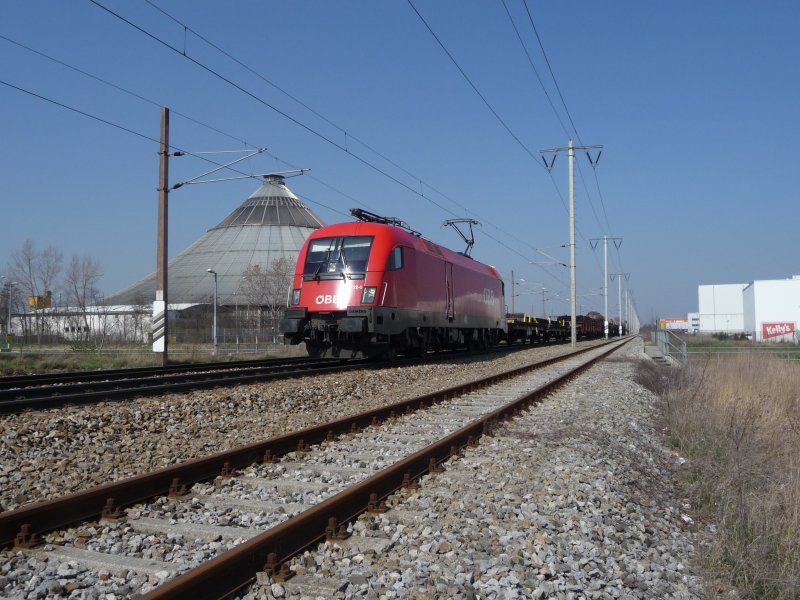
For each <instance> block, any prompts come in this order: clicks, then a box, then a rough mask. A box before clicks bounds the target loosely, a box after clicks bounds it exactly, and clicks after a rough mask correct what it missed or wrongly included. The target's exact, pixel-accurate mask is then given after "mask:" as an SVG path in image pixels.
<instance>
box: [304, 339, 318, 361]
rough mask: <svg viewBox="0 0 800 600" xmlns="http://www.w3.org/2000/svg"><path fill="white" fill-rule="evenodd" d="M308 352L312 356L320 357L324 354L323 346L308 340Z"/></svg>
mask: <svg viewBox="0 0 800 600" xmlns="http://www.w3.org/2000/svg"><path fill="white" fill-rule="evenodd" d="M306 352H308V356H309V357H310V358H319V357H320V356H322V347H321V346H320V345H319V344H317V343H316V342H306Z"/></svg>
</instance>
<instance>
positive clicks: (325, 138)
mask: <svg viewBox="0 0 800 600" xmlns="http://www.w3.org/2000/svg"><path fill="white" fill-rule="evenodd" d="M89 1H90V2H91V3H92V4H94V5H96V6H97V7H98V8H101V9H103V10H104V11H106V12H107V13H108V14H110V15H112V16H114V17H115V18H117V19H119V20H120V21H122V22H124V23H126V24H127V25H129V26H130V27H133V28H134V29H136V30H137V31H139V32H140V33H142V34H143V35H145V36H147V37H149V38H151V39H152V40H154V41H156V42H158V43H159V44H161V45H163V46H164V47H165V48H167V49H169V50H171V51H173V52H175V53H176V54H179V55H181V56H183V57H184V58H186V59H187V60H189V61H190V62H192V63H193V64H195V65H196V66H198V67H200V68H201V69H203V70H204V71H206V72H208V73H210V74H212V75H214V76H215V77H217V78H218V79H220V80H222V81H223V82H225V83H227V84H228V85H230V86H232V87H234V88H235V89H237V90H239V91H241V92H242V93H244V94H246V95H247V96H249V97H251V98H252V99H254V100H256V101H257V102H258V103H260V104H262V105H264V106H265V107H267V108H269V109H271V110H273V111H275V112H276V113H278V114H280V115H281V116H283V117H284V118H286V119H288V120H290V121H291V122H293V123H295V124H296V125H298V126H299V127H301V128H303V129H304V130H306V131H307V132H309V133H311V134H313V135H314V136H316V137H318V138H320V139H321V140H323V141H325V142H327V143H328V144H330V145H332V146H334V147H335V148H337V149H339V150H341V151H343V152H345V153H347V154H348V155H349V156H352V157H353V158H355V159H356V160H357V161H359V162H360V163H362V164H363V165H365V166H367V167H369V168H371V169H373V170H374V171H376V172H378V173H379V174H381V175H383V176H385V177H386V178H388V179H390V180H391V181H394V182H395V183H396V184H398V185H400V186H401V187H403V188H405V189H406V190H408V191H410V192H411V193H413V194H415V195H417V196H419V197H420V198H423V199H425V200H427V201H428V202H430V203H431V204H433V205H434V206H436V207H438V208H439V209H440V210H442V211H444V212H445V213H447V214H449V215H451V216H454V217H458V216H459V215H457V214H456V213H454V212H453V211H451V210H450V209H448V208H446V207H445V206H443V205H441V204H440V203H438V202H436V201H435V200H433V199H432V198H430V197H428V196H425V195H424V194H423V193H421V192H419V191H417V190H416V189H414V188H413V187H411V186H410V185H408V184H406V183H405V182H403V181H401V180H399V179H398V178H397V177H395V176H393V175H392V174H390V173H388V172H387V171H385V170H384V169H381V168H380V167H378V166H377V165H375V164H374V163H372V162H370V161H369V160H367V159H366V158H364V157H362V156H359V155H358V154H356V153H354V152H352V151H350V150H349V149H348V148H346V147H345V146H343V145H342V144H339V143H338V142H336V141H335V140H332V139H331V138H329V137H328V136H326V135H324V134H322V133H320V132H318V131H317V130H315V129H314V128H313V127H310V126H308V125H306V124H305V123H303V122H301V121H300V120H298V119H296V118H295V117H293V116H291V115H289V114H288V113H286V112H285V111H282V110H280V109H279V108H277V107H275V106H274V105H272V104H270V103H269V102H267V101H266V100H264V99H263V98H261V97H259V96H258V95H257V94H255V93H253V92H251V91H249V90H247V89H245V88H244V87H242V86H241V85H239V84H237V83H236V82H234V81H232V80H231V79H229V78H227V77H226V76H224V75H222V74H221V73H219V72H218V71H216V70H214V69H212V68H211V67H209V66H207V65H205V64H203V63H202V62H200V61H199V60H197V59H195V58H193V57H191V56H190V55H188V54H186V52H185V49H184V50H181V49H179V48H176V47H175V46H173V45H172V44H170V43H168V42H166V41H164V40H162V39H161V38H159V37H158V36H156V35H155V34H153V33H151V32H149V31H147V30H146V29H144V28H143V27H140V26H139V25H137V24H135V23H133V22H132V21H130V20H129V19H127V18H125V17H123V16H122V15H120V14H118V13H116V12H114V11H113V10H111V9H109V8H108V7H106V6H104V5H103V4H101V3H100V2H98V1H97V0H89ZM531 156H532V155H531ZM431 189H433V188H431ZM504 233H506V234H507V232H504ZM484 235H486V236H487V237H489V238H490V239H492V240H494V241H495V242H497V243H498V244H500V245H501V246H503V247H504V248H506V249H508V250H510V251H512V252H514V253H515V254H517V255H519V256H520V257H522V258H524V259H525V260H526V261H528V260H529V257H527V256H525V255H524V254H521V253H520V252H519V251H518V250H516V249H515V248H512V247H511V246H509V245H508V244H506V243H505V242H503V241H502V240H500V239H498V238H496V237H494V236H492V235H490V234H488V233H486V232H484ZM507 235H509V234H507ZM534 250H536V249H535V248H534Z"/></svg>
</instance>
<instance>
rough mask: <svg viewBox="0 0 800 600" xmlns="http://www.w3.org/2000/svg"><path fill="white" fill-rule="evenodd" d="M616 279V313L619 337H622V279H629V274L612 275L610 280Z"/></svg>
mask: <svg viewBox="0 0 800 600" xmlns="http://www.w3.org/2000/svg"><path fill="white" fill-rule="evenodd" d="M615 276H616V278H617V286H618V294H619V296H617V298H618V300H617V309H618V310H617V313H618V314H619V328H618V329H619V335H622V278H623V277H624V278H625V279H626V280H627V279H629V278H630V276H631V274H630V273H612V274H611V279H612V281H613V279H614V277H615Z"/></svg>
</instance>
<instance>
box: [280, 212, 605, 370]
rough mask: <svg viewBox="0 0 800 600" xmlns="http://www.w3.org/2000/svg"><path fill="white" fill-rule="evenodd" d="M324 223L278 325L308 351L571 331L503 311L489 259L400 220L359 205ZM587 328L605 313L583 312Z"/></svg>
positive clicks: (592, 330) (416, 350) (398, 348)
mask: <svg viewBox="0 0 800 600" xmlns="http://www.w3.org/2000/svg"><path fill="white" fill-rule="evenodd" d="M351 213H352V214H353V216H355V217H356V218H357V219H358V220H357V221H354V222H349V223H339V224H335V225H329V226H327V227H323V228H321V229H318V230H317V231H315V232H314V233H313V234H311V236H309V238H308V239H307V240H306V242H305V244H304V245H303V248H302V249H301V250H300V254H299V256H298V261H297V267H296V269H295V273H294V278H293V283H292V288H291V290H290V292H289V306H288V308H287V310H286V313H285V315H284V319H282V320H281V322H280V326H279V331H280V333H282V334H283V335H284V342H285V343H286V344H300V343H303V342H304V343H305V345H306V349H307V351H308V354H309V356H313V357H348V358H349V357H353V358H368V357H376V356H388V357H392V356H394V355H395V354H397V353H402V354H407V355H408V354H417V355H425V354H426V353H427V351H428V350H429V349H442V348H451V347H467V348H485V347H488V346H490V345H494V344H496V343H498V342H500V341H503V340H505V341H507V342H509V343H511V342H517V341H523V342H525V341H528V342H536V341H549V340H551V339H555V340H559V339H566V338H568V337H569V327H570V323H569V318H567V319H566V321H564V319H563V318H559V319H556V320H548V319H539V320H536V319H532V318H529V317H525V316H524V315H523V316H521V318H520V316H519V315H506V313H505V285H504V283H503V280H502V278H501V277H500V274H499V273H498V272H497V270H496V269H495V268H494V267H491V266H488V265H485V264H482V263H480V262H478V261H476V260H474V259H472V258H470V257H469V256H468V255H467V254H465V253H459V252H453V251H452V250H448V249H447V248H444V247H442V246H439V245H437V244H435V243H433V242H430V241H428V240H426V239H424V238H423V237H422V236H421V235H420V234H419V233H417V232H415V231H413V230H412V229H410V228H409V227H408V226H407V225H405V223H403V222H402V221H399V220H398V219H394V218H387V217H381V216H379V215H375V214H373V213H370V212H367V211H363V210H360V209H353V210H352V211H351ZM581 319H582V320H581V323H582V325H581V329H582V330H583V335H584V336H594V335H597V333H598V331H599V334H600V335H602V320H601V321H600V323H599V329H597V324H596V323H594V321H595V320H594V319H591V318H590V317H581Z"/></svg>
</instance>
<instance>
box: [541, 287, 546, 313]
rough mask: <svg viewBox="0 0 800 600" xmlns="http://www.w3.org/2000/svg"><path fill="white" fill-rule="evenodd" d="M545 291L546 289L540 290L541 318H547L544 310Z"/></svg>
mask: <svg viewBox="0 0 800 600" xmlns="http://www.w3.org/2000/svg"><path fill="white" fill-rule="evenodd" d="M546 291H547V288H542V318H543V319H546V318H547V313H546V312H545V310H544V293H545V292H546Z"/></svg>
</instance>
